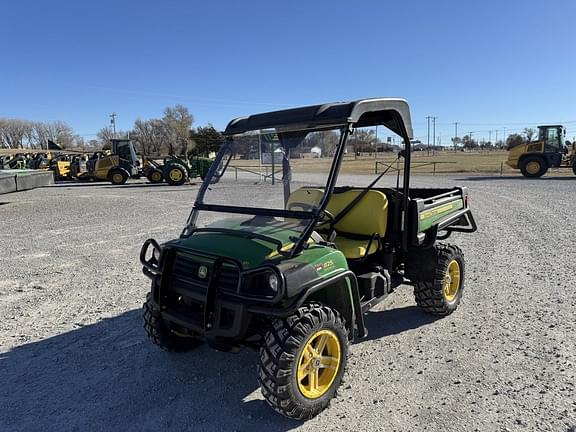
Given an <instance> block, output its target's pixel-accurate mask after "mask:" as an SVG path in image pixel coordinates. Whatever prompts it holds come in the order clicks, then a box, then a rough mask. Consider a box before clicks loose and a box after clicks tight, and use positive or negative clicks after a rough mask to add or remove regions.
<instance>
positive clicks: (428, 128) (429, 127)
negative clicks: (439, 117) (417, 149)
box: [426, 116, 432, 154]
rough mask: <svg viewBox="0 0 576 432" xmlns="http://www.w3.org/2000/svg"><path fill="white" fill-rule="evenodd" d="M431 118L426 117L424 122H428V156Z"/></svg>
mask: <svg viewBox="0 0 576 432" xmlns="http://www.w3.org/2000/svg"><path fill="white" fill-rule="evenodd" d="M431 118H432V117H430V116H427V117H426V120H428V141H427V143H426V144H427V145H428V154H430V119H431Z"/></svg>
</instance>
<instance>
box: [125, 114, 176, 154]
mask: <svg viewBox="0 0 576 432" xmlns="http://www.w3.org/2000/svg"><path fill="white" fill-rule="evenodd" d="M130 136H131V137H132V139H133V140H134V141H135V142H136V143H137V144H139V145H140V148H141V151H142V153H143V154H144V155H152V154H156V155H158V154H159V153H160V152H161V151H162V149H163V148H164V147H166V146H167V145H168V143H169V140H168V136H167V134H166V128H165V124H164V122H163V121H162V120H159V119H150V120H141V119H137V120H136V121H135V122H134V129H133V130H132V132H131V134H130Z"/></svg>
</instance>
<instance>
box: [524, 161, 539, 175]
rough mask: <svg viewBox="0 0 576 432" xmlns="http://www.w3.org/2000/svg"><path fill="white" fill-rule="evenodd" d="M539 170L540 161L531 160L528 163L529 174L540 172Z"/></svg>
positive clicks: (527, 170)
mask: <svg viewBox="0 0 576 432" xmlns="http://www.w3.org/2000/svg"><path fill="white" fill-rule="evenodd" d="M538 171H540V162H538V161H530V162H528V163H527V164H526V172H527V173H528V174H538Z"/></svg>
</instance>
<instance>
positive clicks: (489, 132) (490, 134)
mask: <svg viewBox="0 0 576 432" xmlns="http://www.w3.org/2000/svg"><path fill="white" fill-rule="evenodd" d="M488 142H489V143H490V144H492V131H491V130H489V131H488Z"/></svg>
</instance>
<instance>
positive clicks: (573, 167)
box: [572, 158, 576, 175]
mask: <svg viewBox="0 0 576 432" xmlns="http://www.w3.org/2000/svg"><path fill="white" fill-rule="evenodd" d="M572 172H573V173H574V175H576V158H575V159H574V162H572Z"/></svg>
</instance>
